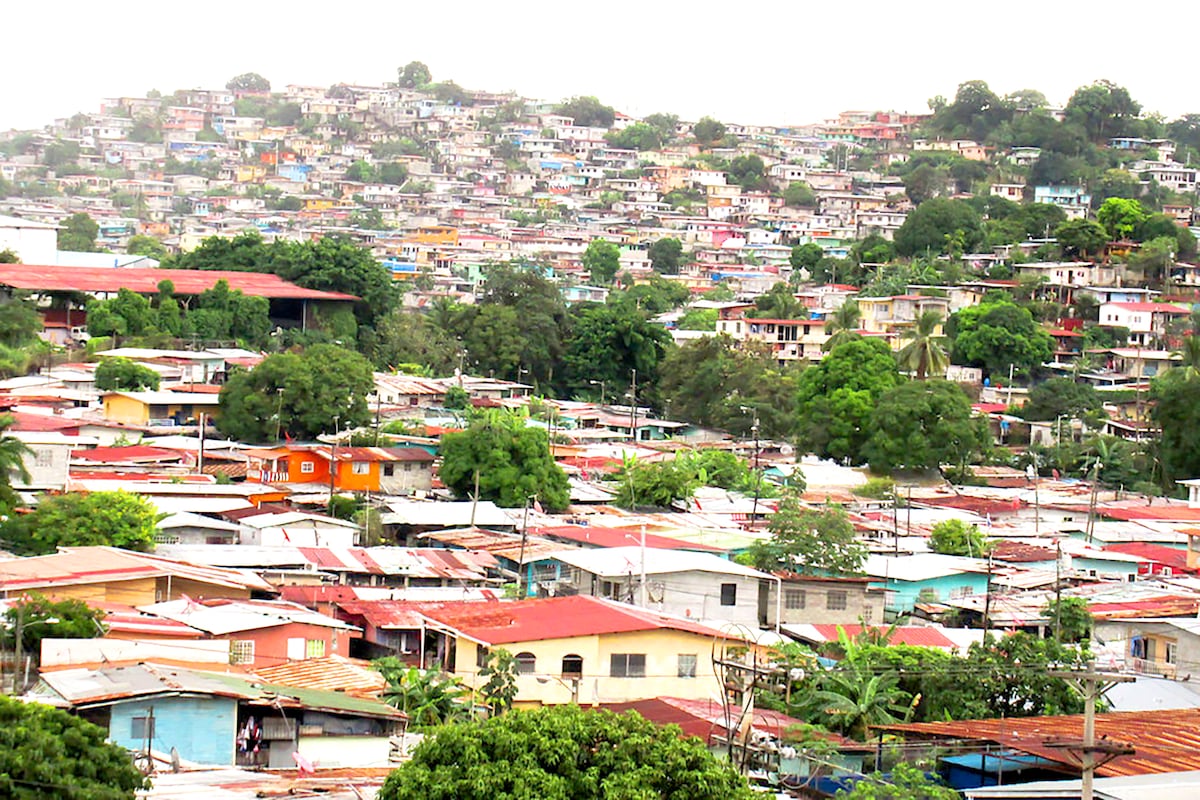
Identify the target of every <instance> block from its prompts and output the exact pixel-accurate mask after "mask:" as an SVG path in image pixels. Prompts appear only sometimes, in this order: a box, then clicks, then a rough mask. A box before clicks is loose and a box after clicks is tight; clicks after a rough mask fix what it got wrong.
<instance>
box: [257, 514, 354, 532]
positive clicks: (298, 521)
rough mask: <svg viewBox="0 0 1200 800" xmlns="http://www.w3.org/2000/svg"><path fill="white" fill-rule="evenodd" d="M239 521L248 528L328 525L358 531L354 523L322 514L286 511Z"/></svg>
mask: <svg viewBox="0 0 1200 800" xmlns="http://www.w3.org/2000/svg"><path fill="white" fill-rule="evenodd" d="M238 521H239V522H240V523H241V524H242V525H243V526H244V527H247V528H278V527H283V526H285V525H286V526H289V527H299V526H301V525H304V526H305V527H314V528H315V527H317V526H318V525H326V526H329V527H334V528H351V529H353V530H357V529H358V526H357V525H355V524H354V523H353V522H348V521H347V520H344V519H335V518H333V517H326V516H323V515H321V514H305V513H304V512H302V511H284V512H281V513H278V514H255V515H253V516H249V517H242V518H241V519H240V520H238Z"/></svg>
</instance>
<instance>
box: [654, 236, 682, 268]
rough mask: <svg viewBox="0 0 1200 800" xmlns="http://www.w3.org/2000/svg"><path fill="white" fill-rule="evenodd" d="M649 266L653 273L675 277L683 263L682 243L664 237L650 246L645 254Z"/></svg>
mask: <svg viewBox="0 0 1200 800" xmlns="http://www.w3.org/2000/svg"><path fill="white" fill-rule="evenodd" d="M647 255H649V256H650V265H651V266H652V267H653V268H654V271H655V272H658V273H661V274H663V275H675V274H677V273H678V272H679V266H680V264H682V263H683V243H682V242H680V241H679V240H678V239H674V238H672V237H670V236H667V237H664V238H662V239H659V240H657V241H655V242H654V244H652V245H650V250H649V252H648V253H647Z"/></svg>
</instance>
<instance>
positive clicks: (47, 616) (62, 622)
mask: <svg viewBox="0 0 1200 800" xmlns="http://www.w3.org/2000/svg"><path fill="white" fill-rule="evenodd" d="M3 619H4V625H5V627H3V628H0V644H3V646H5V647H11V646H12V645H13V644H14V641H13V640H14V639H15V638H16V631H17V628H18V627H20V628H21V649H22V650H24V651H25V652H26V653H31V654H33V655H34V656H35V657H36V656H37V654H38V653H40V652H41V643H42V639H94V638H96V637H97V636H102V635H103V634H104V627H103V625H102V623H103V622H104V612H103V611H101V610H99V609H95V608H92V607H91V606H89V605H88V604H87V603H85V602H83V601H82V600H57V601H55V600H49V599H47V598H46V597H45V596H43V595H40V594H31V595H26V596H25V597H24V599H22V600H19V601H17V602H15V603H12V604H11V605H10V606H9V607H8V608H7V609H6V610H5V612H4V614H3Z"/></svg>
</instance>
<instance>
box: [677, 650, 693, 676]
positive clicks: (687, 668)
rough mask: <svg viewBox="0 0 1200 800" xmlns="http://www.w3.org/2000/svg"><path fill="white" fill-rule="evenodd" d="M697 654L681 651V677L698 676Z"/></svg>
mask: <svg viewBox="0 0 1200 800" xmlns="http://www.w3.org/2000/svg"><path fill="white" fill-rule="evenodd" d="M696 661H697V658H696V654H695V653H680V654H679V670H678V672H679V677H681V678H694V677H696Z"/></svg>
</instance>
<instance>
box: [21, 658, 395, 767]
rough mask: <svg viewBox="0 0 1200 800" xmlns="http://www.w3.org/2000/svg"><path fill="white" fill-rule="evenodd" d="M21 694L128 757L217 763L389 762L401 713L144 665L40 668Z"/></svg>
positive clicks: (343, 698) (357, 700)
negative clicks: (96, 730)
mask: <svg viewBox="0 0 1200 800" xmlns="http://www.w3.org/2000/svg"><path fill="white" fill-rule="evenodd" d="M29 696H30V698H31V699H33V700H37V701H39V702H43V703H50V704H52V705H57V706H59V707H64V708H68V709H70V710H72V711H74V712H75V713H76V714H78V715H79V716H80V717H82V718H84V719H86V720H88V721H89V722H93V723H95V724H97V725H99V726H100V727H102V728H104V730H105V731H107V733H108V738H109V740H110V741H112V742H113V743H115V744H118V745H120V746H122V747H126V748H128V749H130V750H133V751H144V750H145V749H146V748H147V746H149V748H150V749H151V750H153V751H155V752H157V753H166V752H170V751H171V750H175V751H176V752H178V753H179V756H180V758H181V759H182V760H185V761H191V762H195V763H198V764H205V765H217V766H229V767H232V766H244V767H260V768H261V767H266V768H274V769H280V768H291V767H294V766H295V763H296V762H295V760H294V759H293V753H297V752H298V753H299V754H300V755H301V756H303V757H304V758H306V759H308V761H310V762H312V763H318V764H320V765H321V766H325V767H335V766H346V767H366V766H379V767H386V766H388V765H389V755H390V752H391V748H390V744H389V741H388V739H389V737H390V736H391V735H392V734H394V733H397V732H399V731H400V730H402V729H403V727H404V726H405V723H406V717H405V715H404V713H403V712H401V711H398V710H397V709H394V708H392V707H391V706H389V705H387V704H385V703H382V702H380V701H378V700H374V699H371V698H364V697H355V696H352V695H350V694H348V693H345V692H340V691H323V690H320V689H310V688H300V687H295V686H280V685H277V684H272V683H269V682H266V681H263V680H261V679H259V678H257V677H256V676H254V675H235V674H229V673H221V672H208V671H202V670H197V669H187V668H183V667H178V666H167V665H164V664H158V663H153V662H148V663H141V664H128V665H113V666H104V667H101V668H99V669H89V668H74V669H63V670H55V671H47V672H43V673H42V675H41V680H40V683H39V684H38V686H36V687H35V688H34V689H33V690H32V691H31V692H30V695H29Z"/></svg>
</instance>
